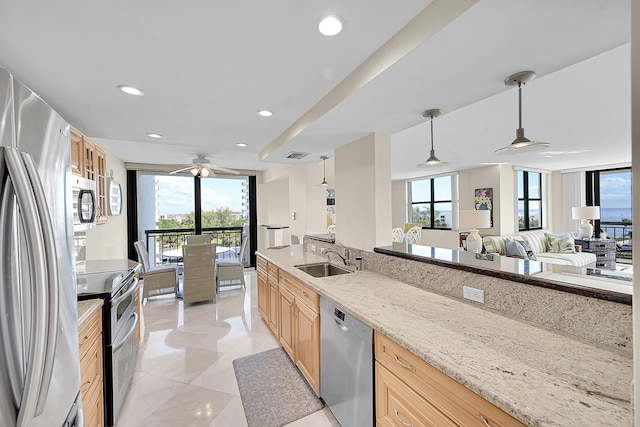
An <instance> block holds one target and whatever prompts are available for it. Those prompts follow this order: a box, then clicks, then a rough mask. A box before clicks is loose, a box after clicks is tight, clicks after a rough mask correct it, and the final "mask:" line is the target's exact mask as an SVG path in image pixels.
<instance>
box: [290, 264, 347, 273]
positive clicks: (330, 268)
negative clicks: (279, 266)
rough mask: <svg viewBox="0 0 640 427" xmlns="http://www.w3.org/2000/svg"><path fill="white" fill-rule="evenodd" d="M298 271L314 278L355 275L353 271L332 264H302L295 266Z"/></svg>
mask: <svg viewBox="0 0 640 427" xmlns="http://www.w3.org/2000/svg"><path fill="white" fill-rule="evenodd" d="M295 267H296V268H297V269H298V270H302V271H304V272H305V273H307V274H310V275H311V276H313V277H328V276H336V275H338V274H347V273H353V272H352V271H351V270H348V269H346V268H343V267H340V266H337V265H335V264H332V263H330V262H316V263H313V264H302V265H296V266H295Z"/></svg>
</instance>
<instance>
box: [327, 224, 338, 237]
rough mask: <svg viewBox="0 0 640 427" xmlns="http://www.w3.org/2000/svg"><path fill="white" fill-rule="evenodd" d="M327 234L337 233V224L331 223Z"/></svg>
mask: <svg viewBox="0 0 640 427" xmlns="http://www.w3.org/2000/svg"><path fill="white" fill-rule="evenodd" d="M327 234H329V235H331V234H336V225H335V224H331V225H330V226H328V227H327Z"/></svg>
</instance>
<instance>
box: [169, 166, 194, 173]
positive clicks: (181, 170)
mask: <svg viewBox="0 0 640 427" xmlns="http://www.w3.org/2000/svg"><path fill="white" fill-rule="evenodd" d="M189 169H193V166H187V167H186V168H182V169H178V170H177V171H173V172H169V175H173V174H174V173H178V172H184V171H186V170H189Z"/></svg>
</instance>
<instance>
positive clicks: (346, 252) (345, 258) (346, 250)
mask: <svg viewBox="0 0 640 427" xmlns="http://www.w3.org/2000/svg"><path fill="white" fill-rule="evenodd" d="M335 244H336V245H339V246H342V247H343V248H344V255H342V254H340V253H339V252H337V251H336V250H334V249H325V250H324V253H325V254H326V255H327V259H329V254H330V253H332V254H336V255H338V256H339V257H340V259H341V260H342V262H344V265H349V248H348V247H346V246H345V245H343V244H342V243H338V242H336V243H335Z"/></svg>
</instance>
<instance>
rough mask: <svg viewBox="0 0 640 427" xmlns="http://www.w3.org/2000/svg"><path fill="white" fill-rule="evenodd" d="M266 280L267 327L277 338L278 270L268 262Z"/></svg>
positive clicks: (278, 316) (278, 307) (278, 319)
mask: <svg viewBox="0 0 640 427" xmlns="http://www.w3.org/2000/svg"><path fill="white" fill-rule="evenodd" d="M267 271H268V273H269V274H268V282H269V310H268V313H269V317H268V319H269V322H268V325H269V328H270V329H271V332H273V335H275V336H276V338H278V337H279V336H280V305H279V303H280V289H279V283H278V282H279V281H280V277H279V276H280V275H279V273H280V271H279V269H278V267H276V266H275V265H273V264H271V263H269V264H267Z"/></svg>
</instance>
